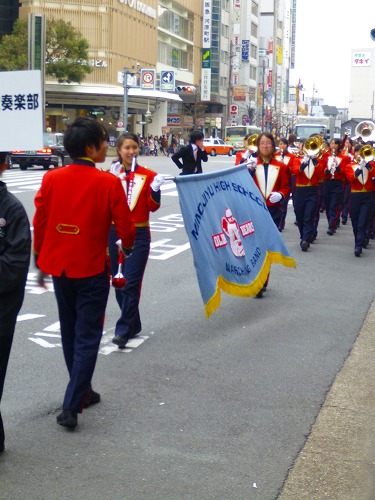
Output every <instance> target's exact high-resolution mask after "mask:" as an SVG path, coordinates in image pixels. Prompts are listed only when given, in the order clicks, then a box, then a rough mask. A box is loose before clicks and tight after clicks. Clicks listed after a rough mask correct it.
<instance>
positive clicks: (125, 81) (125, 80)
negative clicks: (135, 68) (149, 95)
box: [122, 68, 129, 132]
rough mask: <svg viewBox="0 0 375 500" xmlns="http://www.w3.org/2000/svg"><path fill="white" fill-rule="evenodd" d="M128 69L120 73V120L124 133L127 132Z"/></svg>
mask: <svg viewBox="0 0 375 500" xmlns="http://www.w3.org/2000/svg"><path fill="white" fill-rule="evenodd" d="M128 74H129V70H128V68H124V71H123V72H122V78H123V85H124V98H123V103H122V120H123V122H124V132H127V131H128V88H129V86H128Z"/></svg>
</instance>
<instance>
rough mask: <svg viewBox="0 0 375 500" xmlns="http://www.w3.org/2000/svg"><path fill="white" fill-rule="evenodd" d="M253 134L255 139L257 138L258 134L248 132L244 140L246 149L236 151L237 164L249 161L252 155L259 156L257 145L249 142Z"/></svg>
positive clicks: (235, 163)
mask: <svg viewBox="0 0 375 500" xmlns="http://www.w3.org/2000/svg"><path fill="white" fill-rule="evenodd" d="M252 136H253V138H254V139H255V138H257V134H247V136H246V137H245V138H244V140H243V144H244V149H242V150H241V151H238V152H237V153H236V158H235V162H234V165H235V166H236V165H240V164H241V163H246V162H248V161H249V159H250V158H251V157H253V158H256V157H257V147H256V146H254V145H252V144H251V145H249V144H248V140H249V138H250V137H252Z"/></svg>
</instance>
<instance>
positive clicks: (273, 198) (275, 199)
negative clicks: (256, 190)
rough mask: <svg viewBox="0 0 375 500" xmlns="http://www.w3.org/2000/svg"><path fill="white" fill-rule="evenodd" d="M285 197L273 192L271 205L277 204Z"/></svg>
mask: <svg viewBox="0 0 375 500" xmlns="http://www.w3.org/2000/svg"><path fill="white" fill-rule="evenodd" d="M282 197H283V195H282V194H281V193H277V192H276V191H273V192H272V193H271V194H270V202H271V203H277V202H279V201H280V200H281V198H282Z"/></svg>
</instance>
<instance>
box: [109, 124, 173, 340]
mask: <svg viewBox="0 0 375 500" xmlns="http://www.w3.org/2000/svg"><path fill="white" fill-rule="evenodd" d="M139 147H140V145H139V138H138V136H137V135H135V134H132V133H129V132H126V133H124V134H122V135H121V136H120V137H119V138H118V141H117V153H118V159H117V161H115V162H113V163H112V165H111V168H110V172H111V173H112V174H114V175H117V176H118V177H120V179H121V181H122V184H123V187H124V189H125V192H126V196H127V199H128V204H129V208H130V211H131V213H132V218H133V221H134V222H135V226H136V237H135V243H134V249H133V251H132V253H131V255H130V256H129V257H128V258H126V259H125V262H124V267H123V274H124V277H125V279H126V285H125V287H124V288H123V289H116V292H115V293H116V300H117V303H118V305H119V307H120V309H121V314H120V318H119V319H118V321H117V323H116V328H115V335H114V337H113V339H112V342H113V343H114V344H116V345H117V346H118V347H119V348H120V349H122V348H124V347H125V346H126V344H127V342H128V340H129V339H131V338H133V337H135V336H136V335H137V334H138V333H140V331H141V329H142V324H141V318H140V314H139V301H140V297H141V288H142V280H143V275H144V272H145V269H146V265H147V260H148V256H149V253H150V243H151V234H150V225H149V217H150V212H156V210H158V209H159V208H160V186H161V185H162V184H163V182H164V177H163V176H162V175H158V174H157V173H156V172H154V171H153V170H151V169H148V168H146V167H142V166H141V165H138V163H137V157H138V155H139ZM132 167H133V168H132ZM116 241H117V235H116V231H115V229H114V227H112V228H111V231H110V235H109V245H108V246H109V256H110V261H111V273H112V276H115V274H116V273H117V269H118V247H117V244H116Z"/></svg>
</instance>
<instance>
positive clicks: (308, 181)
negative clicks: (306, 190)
mask: <svg viewBox="0 0 375 500" xmlns="http://www.w3.org/2000/svg"><path fill="white" fill-rule="evenodd" d="M296 160H297V161H295V162H294V163H293V165H292V172H293V174H294V175H295V176H296V187H306V186H318V185H319V180H320V178H321V177H322V175H323V170H324V165H323V161H322V160H319V159H314V158H312V159H310V160H309V163H308V165H307V166H306V167H305V168H303V164H302V161H303V158H296ZM315 163H316V165H315Z"/></svg>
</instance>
